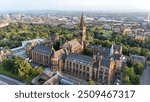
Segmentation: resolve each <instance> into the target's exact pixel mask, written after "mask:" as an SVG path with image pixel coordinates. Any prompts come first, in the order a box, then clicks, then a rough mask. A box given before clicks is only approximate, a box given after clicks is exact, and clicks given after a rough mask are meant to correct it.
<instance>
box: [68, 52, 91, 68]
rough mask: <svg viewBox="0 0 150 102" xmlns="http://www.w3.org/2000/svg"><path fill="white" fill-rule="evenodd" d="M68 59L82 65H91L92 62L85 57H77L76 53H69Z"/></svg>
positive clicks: (89, 58) (88, 57)
mask: <svg viewBox="0 0 150 102" xmlns="http://www.w3.org/2000/svg"><path fill="white" fill-rule="evenodd" d="M68 59H69V60H72V61H75V62H79V63H83V64H85V65H91V64H92V62H93V59H92V57H90V56H86V55H79V54H76V53H69V54H68Z"/></svg>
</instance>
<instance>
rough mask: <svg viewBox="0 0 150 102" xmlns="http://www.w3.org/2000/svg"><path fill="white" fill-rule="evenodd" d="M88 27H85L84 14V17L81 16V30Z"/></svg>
mask: <svg viewBox="0 0 150 102" xmlns="http://www.w3.org/2000/svg"><path fill="white" fill-rule="evenodd" d="M85 26H86V25H85V20H84V16H83V13H82V15H81V21H80V29H81V30H82V29H83V27H85Z"/></svg>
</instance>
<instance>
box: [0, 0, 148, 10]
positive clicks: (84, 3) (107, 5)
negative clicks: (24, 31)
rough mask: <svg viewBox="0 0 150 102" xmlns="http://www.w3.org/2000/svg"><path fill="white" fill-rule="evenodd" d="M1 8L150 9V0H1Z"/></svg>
mask: <svg viewBox="0 0 150 102" xmlns="http://www.w3.org/2000/svg"><path fill="white" fill-rule="evenodd" d="M0 10H3V11H5V10H82V11H84V10H85V11H99V10H100V11H106V10H107V11H132V10H133V11H138V10H146V11H150V1H149V0H0Z"/></svg>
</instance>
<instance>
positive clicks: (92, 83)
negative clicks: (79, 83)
mask: <svg viewBox="0 0 150 102" xmlns="http://www.w3.org/2000/svg"><path fill="white" fill-rule="evenodd" d="M88 83H89V85H96V82H95V81H94V80H90V81H89V82H88Z"/></svg>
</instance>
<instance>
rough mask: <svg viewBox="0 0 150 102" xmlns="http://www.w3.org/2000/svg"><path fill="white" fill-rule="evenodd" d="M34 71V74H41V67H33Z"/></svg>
mask: <svg viewBox="0 0 150 102" xmlns="http://www.w3.org/2000/svg"><path fill="white" fill-rule="evenodd" d="M34 71H35V73H36V74H42V72H43V68H42V67H37V68H35V69H34Z"/></svg>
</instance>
